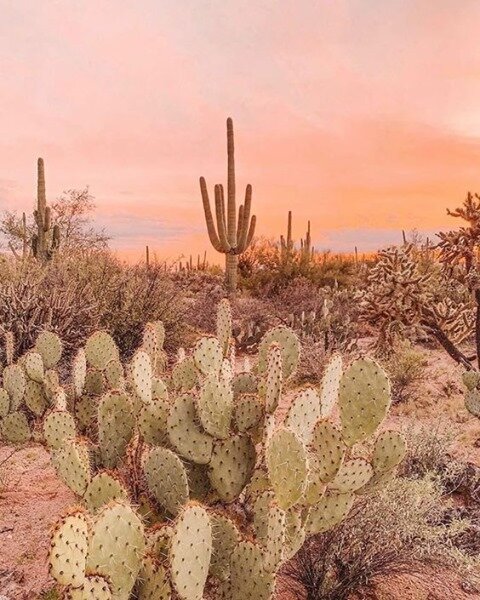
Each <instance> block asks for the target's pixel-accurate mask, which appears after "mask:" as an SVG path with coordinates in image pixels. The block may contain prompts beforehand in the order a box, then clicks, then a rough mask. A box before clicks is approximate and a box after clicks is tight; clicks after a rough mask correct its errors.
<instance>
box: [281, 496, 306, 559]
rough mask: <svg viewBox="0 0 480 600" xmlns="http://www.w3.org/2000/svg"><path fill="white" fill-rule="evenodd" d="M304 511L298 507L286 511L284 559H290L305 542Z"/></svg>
mask: <svg viewBox="0 0 480 600" xmlns="http://www.w3.org/2000/svg"><path fill="white" fill-rule="evenodd" d="M305 535H306V534H305V528H304V526H303V519H302V511H301V509H298V508H296V507H293V508H290V509H288V510H287V511H286V518H285V546H284V559H285V560H290V559H291V558H293V557H294V556H295V554H296V553H297V552H298V551H299V550H300V548H301V547H302V546H303V544H304V542H305Z"/></svg>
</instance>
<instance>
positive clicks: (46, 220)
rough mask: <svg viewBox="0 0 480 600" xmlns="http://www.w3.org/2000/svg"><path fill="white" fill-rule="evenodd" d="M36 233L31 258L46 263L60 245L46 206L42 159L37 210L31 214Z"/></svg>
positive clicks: (55, 228) (38, 176) (40, 161)
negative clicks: (33, 218)
mask: <svg viewBox="0 0 480 600" xmlns="http://www.w3.org/2000/svg"><path fill="white" fill-rule="evenodd" d="M33 216H34V217H35V224H36V226H37V233H36V234H35V235H34V236H33V238H32V252H33V256H34V257H35V258H37V259H38V260H40V261H41V262H46V261H48V260H50V259H51V258H52V257H53V254H54V252H55V251H56V250H57V249H58V247H59V245H60V228H59V226H58V225H53V227H52V222H51V210H50V207H49V206H47V198H46V193H45V167H44V164H43V158H39V159H38V164H37V208H36V210H35V211H34V212H33Z"/></svg>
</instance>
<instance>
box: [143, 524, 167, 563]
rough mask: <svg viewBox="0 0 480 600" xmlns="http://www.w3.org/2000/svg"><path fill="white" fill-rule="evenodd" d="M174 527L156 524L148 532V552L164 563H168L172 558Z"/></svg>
mask: <svg viewBox="0 0 480 600" xmlns="http://www.w3.org/2000/svg"><path fill="white" fill-rule="evenodd" d="M172 535H173V527H172V526H171V525H168V524H167V523H166V522H165V523H155V525H154V526H153V527H151V528H150V529H149V530H148V531H147V532H146V543H147V547H146V552H147V553H149V554H151V555H152V556H154V557H155V558H157V559H158V560H160V561H161V562H163V563H166V562H168V558H169V556H170V545H171V541H172Z"/></svg>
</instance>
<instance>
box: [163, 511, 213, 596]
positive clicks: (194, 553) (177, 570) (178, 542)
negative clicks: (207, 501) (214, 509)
mask: <svg viewBox="0 0 480 600" xmlns="http://www.w3.org/2000/svg"><path fill="white" fill-rule="evenodd" d="M211 554H212V525H211V523H210V517H209V516H208V513H207V511H206V510H205V509H204V508H203V507H202V506H200V505H198V504H193V503H191V504H188V505H187V506H186V507H185V508H184V509H183V511H182V512H181V513H180V515H179V516H178V517H177V521H176V523H175V526H174V531H173V535H172V541H171V546H170V565H171V578H172V583H173V585H174V588H175V590H176V592H177V594H178V595H179V596H180V598H182V600H202V598H203V589H204V587H205V582H206V580H207V576H208V569H209V566H210V557H211Z"/></svg>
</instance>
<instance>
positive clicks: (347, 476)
mask: <svg viewBox="0 0 480 600" xmlns="http://www.w3.org/2000/svg"><path fill="white" fill-rule="evenodd" d="M372 475H373V469H372V466H371V464H370V463H369V462H368V461H366V460H365V459H364V458H352V459H350V460H347V461H345V462H343V463H342V466H341V467H340V469H339V471H338V473H337V474H336V476H335V479H334V480H333V481H332V482H331V483H330V488H331V489H332V490H335V491H336V492H337V493H339V494H349V493H353V492H356V491H357V490H359V489H360V488H362V487H363V486H364V485H366V484H367V482H368V481H369V480H370V478H371V476H372Z"/></svg>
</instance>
